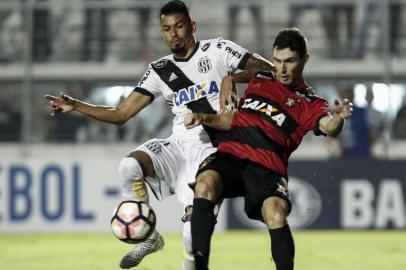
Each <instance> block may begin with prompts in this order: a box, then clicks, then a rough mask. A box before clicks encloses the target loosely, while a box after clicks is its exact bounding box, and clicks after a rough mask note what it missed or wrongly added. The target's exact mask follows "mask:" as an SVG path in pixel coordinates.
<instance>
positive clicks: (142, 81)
mask: <svg viewBox="0 0 406 270" xmlns="http://www.w3.org/2000/svg"><path fill="white" fill-rule="evenodd" d="M149 74H151V68H148V70H147V71H146V72H145V74H144V76H143V77H142V79H141V80H140V82H139V83H138V86H141V85H142V84H143V83H144V82H145V80H146V79H148V76H149Z"/></svg>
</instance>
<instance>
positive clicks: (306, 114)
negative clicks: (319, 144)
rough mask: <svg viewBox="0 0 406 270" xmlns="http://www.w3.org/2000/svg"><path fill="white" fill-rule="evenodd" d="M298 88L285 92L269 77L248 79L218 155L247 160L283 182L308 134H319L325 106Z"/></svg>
mask: <svg viewBox="0 0 406 270" xmlns="http://www.w3.org/2000/svg"><path fill="white" fill-rule="evenodd" d="M312 93H313V91H312V90H311V88H310V87H309V86H307V85H306V84H301V85H298V86H296V87H295V88H294V89H288V88H287V87H286V86H284V85H283V84H281V83H280V82H279V81H277V80H276V79H275V77H274V75H273V74H272V73H267V74H265V73H259V74H257V76H256V77H254V78H252V79H251V80H250V82H249V84H248V87H247V89H246V90H245V93H244V97H243V98H242V99H241V102H240V105H239V108H238V111H237V112H236V113H235V115H234V119H233V122H232V124H231V129H230V130H229V131H228V132H227V134H226V135H225V136H224V138H223V140H222V142H221V143H220V144H219V146H218V151H220V152H226V153H229V154H232V155H234V156H236V157H239V158H242V159H248V160H251V161H253V162H257V163H259V164H261V165H262V166H265V167H267V168H269V169H271V170H273V171H276V172H277V173H279V174H281V175H282V176H284V177H286V178H287V162H288V159H289V156H290V155H291V153H292V152H293V151H294V150H295V149H296V148H297V147H298V146H299V144H300V142H301V141H302V139H303V136H304V135H305V134H306V133H307V132H308V131H310V130H313V131H314V133H315V135H322V134H323V133H322V132H321V131H320V130H319V120H320V118H321V117H323V116H326V115H329V114H330V112H329V109H328V103H327V101H326V100H325V99H323V98H320V97H318V96H316V95H314V94H312Z"/></svg>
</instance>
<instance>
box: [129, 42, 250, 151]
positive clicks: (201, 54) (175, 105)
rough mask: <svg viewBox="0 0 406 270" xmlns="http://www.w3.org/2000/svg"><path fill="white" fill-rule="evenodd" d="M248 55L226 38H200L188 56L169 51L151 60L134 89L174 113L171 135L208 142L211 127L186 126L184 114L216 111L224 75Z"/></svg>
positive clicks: (232, 70)
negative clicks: (161, 101) (164, 103)
mask: <svg viewBox="0 0 406 270" xmlns="http://www.w3.org/2000/svg"><path fill="white" fill-rule="evenodd" d="M249 55H250V54H249V53H248V51H247V50H246V49H244V48H242V47H241V46H239V45H237V44H235V43H233V42H231V41H229V40H224V39H222V38H217V39H210V40H201V41H199V42H198V44H197V46H196V49H195V50H194V51H193V52H192V54H191V55H190V56H189V57H188V58H187V59H177V58H175V57H174V55H173V54H172V55H168V56H165V57H162V58H161V59H159V60H158V61H155V62H152V63H150V64H149V66H148V70H147V71H146V72H145V74H144V76H143V78H142V79H141V81H140V82H139V83H138V85H137V86H136V88H135V89H134V91H138V92H140V93H142V94H146V95H150V96H151V97H152V98H156V97H158V96H160V95H162V96H163V97H164V99H165V100H166V101H167V102H168V104H169V105H170V106H171V108H172V112H173V114H174V115H175V117H174V120H173V129H172V132H173V135H175V136H177V137H178V138H184V139H187V140H193V141H199V142H201V143H207V142H210V141H211V140H213V138H214V136H215V134H214V133H213V132H214V130H213V129H210V128H209V127H202V126H197V127H195V128H193V129H186V127H185V126H184V124H183V119H184V116H185V115H186V114H187V113H190V112H204V113H217V112H218V111H219V109H220V105H219V94H220V84H221V81H222V79H223V77H224V76H226V75H228V74H229V73H230V72H234V71H235V70H237V69H242V68H243V67H244V65H245V63H246V61H247V59H248V57H249Z"/></svg>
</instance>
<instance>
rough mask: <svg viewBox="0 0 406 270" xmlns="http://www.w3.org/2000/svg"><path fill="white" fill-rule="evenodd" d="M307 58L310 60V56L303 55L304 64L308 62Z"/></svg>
mask: <svg viewBox="0 0 406 270" xmlns="http://www.w3.org/2000/svg"><path fill="white" fill-rule="evenodd" d="M309 58H310V54H308V53H306V54H305V55H303V62H304V64H307V62H308V61H309Z"/></svg>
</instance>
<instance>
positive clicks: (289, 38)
mask: <svg viewBox="0 0 406 270" xmlns="http://www.w3.org/2000/svg"><path fill="white" fill-rule="evenodd" d="M273 48H274V49H275V48H276V49H286V48H289V49H291V50H292V51H294V52H298V54H299V55H300V56H304V55H306V54H307V38H306V37H305V35H304V34H303V32H302V31H300V30H299V29H298V28H296V27H290V28H285V29H282V30H281V31H280V32H279V33H278V35H277V36H276V38H275V41H274V43H273Z"/></svg>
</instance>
